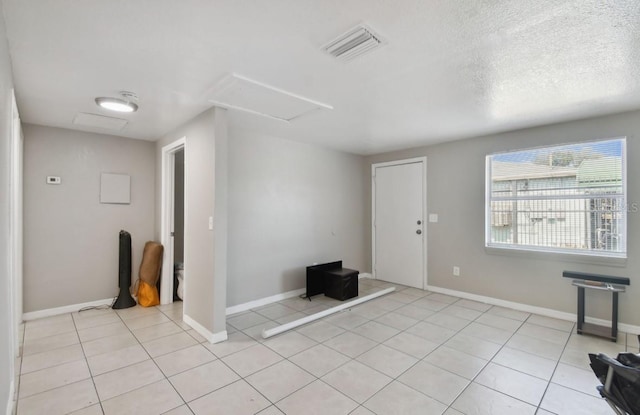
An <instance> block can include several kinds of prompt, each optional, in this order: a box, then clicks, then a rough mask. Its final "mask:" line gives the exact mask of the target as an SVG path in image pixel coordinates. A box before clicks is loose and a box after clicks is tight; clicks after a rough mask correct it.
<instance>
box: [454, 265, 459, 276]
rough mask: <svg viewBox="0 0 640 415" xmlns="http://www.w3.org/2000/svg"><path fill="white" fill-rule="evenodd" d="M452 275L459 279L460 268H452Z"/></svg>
mask: <svg viewBox="0 0 640 415" xmlns="http://www.w3.org/2000/svg"><path fill="white" fill-rule="evenodd" d="M453 275H454V276H455V277H459V276H460V267H453Z"/></svg>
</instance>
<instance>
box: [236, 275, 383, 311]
mask: <svg viewBox="0 0 640 415" xmlns="http://www.w3.org/2000/svg"><path fill="white" fill-rule="evenodd" d="M361 278H372V276H371V274H369V273H366V272H363V273H360V274H358V279H361ZM306 291H307V289H306V288H300V289H299V290H293V291H287V292H286V293H281V294H276V295H272V296H270V297H265V298H260V299H258V300H253V301H249V302H248V303H243V304H238V305H234V306H231V307H227V315H231V314H237V313H242V312H243V311H248V310H251V309H252V308H257V307H262V306H265V305H268V304H271V303H277V302H278V301H282V300H286V299H287V298H292V297H297V296H299V295H302V294H304V293H305V292H306Z"/></svg>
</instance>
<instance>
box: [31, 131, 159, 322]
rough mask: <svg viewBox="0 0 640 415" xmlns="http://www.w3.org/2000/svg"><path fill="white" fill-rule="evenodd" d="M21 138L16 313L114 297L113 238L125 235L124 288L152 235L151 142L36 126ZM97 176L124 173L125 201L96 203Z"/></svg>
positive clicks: (115, 250) (115, 247)
mask: <svg viewBox="0 0 640 415" xmlns="http://www.w3.org/2000/svg"><path fill="white" fill-rule="evenodd" d="M24 136H25V160H24V244H25V245H24V246H25V250H24V311H25V312H29V311H36V310H43V309H48V308H53V307H60V306H65V305H70V304H78V303H83V302H88V301H94V300H101V299H105V298H110V297H114V296H115V295H117V294H118V233H119V232H120V230H121V229H124V230H126V231H128V232H129V233H131V239H132V248H133V250H132V254H133V255H132V264H133V270H132V283H134V282H135V280H136V279H137V277H138V269H139V266H140V261H141V259H142V249H143V247H144V244H145V242H146V241H148V240H151V239H152V238H153V236H154V234H153V231H154V215H155V206H154V192H155V144H154V143H151V142H148V141H142V140H131V139H127V138H120V137H114V136H108V135H101V134H93V133H84V132H79V131H71V130H65V129H61V128H52V127H42V126H36V125H25V126H24ZM101 173H122V174H128V175H130V176H131V204H128V205H115V204H101V203H100V199H99V198H100V174H101ZM49 175H51V176H60V177H61V178H62V184H61V185H49V184H46V182H45V178H46V176H49Z"/></svg>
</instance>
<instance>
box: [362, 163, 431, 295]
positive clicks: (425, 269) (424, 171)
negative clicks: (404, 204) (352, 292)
mask: <svg viewBox="0 0 640 415" xmlns="http://www.w3.org/2000/svg"><path fill="white" fill-rule="evenodd" d="M414 163H421V164H422V253H423V255H422V288H423V289H426V287H427V286H428V284H429V278H428V267H427V254H428V252H429V251H428V249H427V239H428V238H427V231H428V227H427V211H428V210H427V157H426V156H422V157H413V158H409V159H403V160H394V161H386V162H382V163H373V164H372V165H371V274H372V276H373V278H374V279H377V278H378V276H377V275H376V169H377V168H378V167H389V166H399V165H403V164H414Z"/></svg>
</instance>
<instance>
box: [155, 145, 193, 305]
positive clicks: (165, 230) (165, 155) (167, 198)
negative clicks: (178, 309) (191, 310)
mask: <svg viewBox="0 0 640 415" xmlns="http://www.w3.org/2000/svg"><path fill="white" fill-rule="evenodd" d="M186 149H187V138H186V137H182V138H180V139H178V140H176V141H174V142H172V143H169V144H167V145H166V146H164V147H162V150H161V157H162V171H161V185H160V187H161V196H160V243H161V244H162V246H163V247H164V256H163V259H162V278H161V279H160V304H171V303H173V256H174V252H173V237H172V236H171V232H173V230H174V229H173V225H174V202H175V199H174V194H175V158H176V153H177V152H178V151H180V150H185V152H184V154H185V166H186V155H187V151H186ZM186 190H187V175H186V174H185V183H184V192H185V194H186V193H187V191H186ZM186 204H187V200H186V197H185V209H184V212H185V216H186V211H187V209H186ZM184 241H185V243H184V250H185V251H186V250H187V238H186V236H185V238H184ZM185 268H186V266H185Z"/></svg>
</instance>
